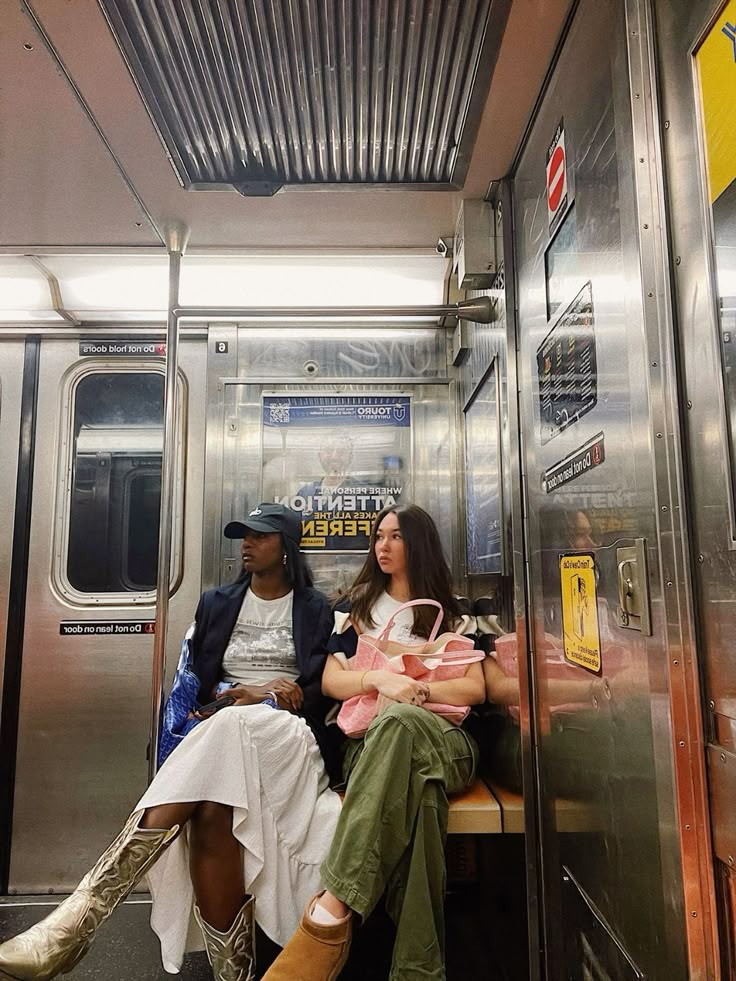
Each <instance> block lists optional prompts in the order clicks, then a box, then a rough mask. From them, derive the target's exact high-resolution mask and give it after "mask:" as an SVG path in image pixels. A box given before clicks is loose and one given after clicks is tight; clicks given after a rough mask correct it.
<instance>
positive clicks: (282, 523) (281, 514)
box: [223, 504, 302, 545]
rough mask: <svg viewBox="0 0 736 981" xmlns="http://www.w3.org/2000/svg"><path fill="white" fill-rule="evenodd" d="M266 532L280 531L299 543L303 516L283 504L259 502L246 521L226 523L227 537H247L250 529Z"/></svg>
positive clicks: (225, 534)
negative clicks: (246, 534)
mask: <svg viewBox="0 0 736 981" xmlns="http://www.w3.org/2000/svg"><path fill="white" fill-rule="evenodd" d="M249 528H250V529H251V531H264V532H266V533H273V532H274V531H277V532H280V534H282V535H285V536H286V537H287V538H290V539H291V540H292V541H293V542H296V544H297V545H298V544H299V543H300V542H301V540H302V516H301V514H300V513H299V512H298V511H292V510H291V508H287V507H284V505H283V504H259V505H258V507H256V508H253V510H252V511H251V512H250V514H249V515H248V517H247V518H246V519H245V521H231V522H230V523H229V524H227V525H225V530H224V531H223V535H224V536H225V538H245V533H246V531H247V530H248V529H249Z"/></svg>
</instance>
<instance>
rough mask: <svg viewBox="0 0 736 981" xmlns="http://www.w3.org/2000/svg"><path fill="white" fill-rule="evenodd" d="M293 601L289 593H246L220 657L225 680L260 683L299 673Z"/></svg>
mask: <svg viewBox="0 0 736 981" xmlns="http://www.w3.org/2000/svg"><path fill="white" fill-rule="evenodd" d="M292 603H293V594H292V593H289V594H288V595H287V596H284V597H281V598H280V599H278V600H262V599H260V598H259V597H256V596H254V595H253V594H252V593H251V592H250V591H249V592H248V593H247V594H246V597H245V600H244V602H243V606H242V608H241V611H240V615H239V616H238V619H237V622H236V624H235V627H234V628H233V632H232V636H231V638H230V643H229V644H228V647H227V650H226V651H225V656H224V658H223V661H222V673H223V678H224V680H226V681H235V682H238V683H241V684H261V683H265V682H266V681H268V680H269V679H270V678H276V677H287V678H296V677H297V676H298V674H299V672H298V669H297V665H296V653H295V650H294V639H293V636H292Z"/></svg>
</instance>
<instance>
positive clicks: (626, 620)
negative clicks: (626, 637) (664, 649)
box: [616, 538, 652, 636]
mask: <svg viewBox="0 0 736 981" xmlns="http://www.w3.org/2000/svg"><path fill="white" fill-rule="evenodd" d="M616 563H617V566H616V569H617V577H616V578H617V580H618V604H619V626H620V627H625V628H626V629H628V630H640V631H641V632H642V633H643V634H646V635H647V636H648V635H650V634H651V632H652V621H651V614H650V609H649V573H648V571H647V548H646V539H645V538H636V539H635V540H634V544H633V545H628V546H626V547H625V548H617V549H616Z"/></svg>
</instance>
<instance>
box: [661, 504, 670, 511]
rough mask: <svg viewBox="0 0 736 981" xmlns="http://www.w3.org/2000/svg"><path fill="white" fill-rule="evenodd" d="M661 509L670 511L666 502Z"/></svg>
mask: <svg viewBox="0 0 736 981" xmlns="http://www.w3.org/2000/svg"><path fill="white" fill-rule="evenodd" d="M661 510H662V511H669V508H668V507H667V505H666V504H663V505H662V507H661Z"/></svg>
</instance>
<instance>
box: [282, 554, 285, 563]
mask: <svg viewBox="0 0 736 981" xmlns="http://www.w3.org/2000/svg"><path fill="white" fill-rule="evenodd" d="M282 562H283V563H284V565H286V552H284V557H283V559H282Z"/></svg>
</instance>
